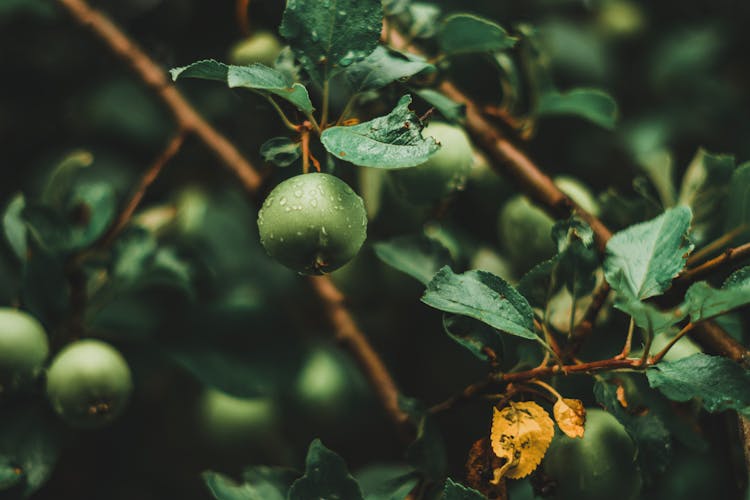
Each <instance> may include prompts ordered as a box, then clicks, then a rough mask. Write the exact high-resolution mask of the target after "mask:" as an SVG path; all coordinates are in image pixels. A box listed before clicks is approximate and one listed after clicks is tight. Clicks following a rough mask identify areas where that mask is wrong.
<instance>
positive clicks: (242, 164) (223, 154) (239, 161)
mask: <svg viewBox="0 0 750 500" xmlns="http://www.w3.org/2000/svg"><path fill="white" fill-rule="evenodd" d="M58 2H59V4H60V5H61V6H63V7H64V8H65V9H66V10H67V11H68V13H69V14H70V15H71V16H72V17H73V18H74V19H75V20H76V21H78V22H79V23H80V24H82V25H83V26H85V27H87V28H88V29H89V30H90V31H91V32H92V33H93V34H94V35H96V37H97V38H98V39H99V40H100V41H102V42H103V43H104V44H105V45H106V46H107V47H109V49H110V50H111V51H112V52H114V53H115V54H116V55H117V56H118V57H120V59H122V60H123V61H125V62H126V63H127V64H128V65H129V66H130V67H131V69H133V71H134V72H135V73H136V74H137V75H138V77H139V78H140V79H141V80H142V81H143V82H144V83H145V84H146V85H147V86H149V87H150V88H151V89H152V90H153V91H154V92H156V94H157V95H158V96H159V97H160V98H161V100H162V101H163V102H164V104H165V105H166V106H167V107H168V108H169V109H170V110H171V112H172V114H173V115H174V117H175V119H176V121H177V124H178V127H179V128H180V129H181V130H185V131H188V132H191V133H193V134H195V135H196V136H197V137H198V138H199V139H200V140H201V141H202V142H203V143H204V145H205V146H206V147H207V148H208V149H210V150H211V151H213V153H214V154H215V155H216V156H217V157H218V158H219V159H220V160H221V161H222V163H223V164H224V166H225V167H226V168H228V169H229V170H230V172H232V173H233V174H234V175H235V176H236V177H237V179H238V180H239V181H240V182H241V184H242V185H243V187H244V188H245V189H246V190H247V191H248V192H250V193H251V194H253V195H257V194H258V192H259V190H260V187H261V181H262V179H261V176H260V175H259V174H258V172H257V170H256V169H255V168H254V167H253V166H252V165H251V164H250V163H249V162H248V161H247V160H246V159H245V158H244V157H243V156H242V154H241V153H240V152H239V151H238V150H237V148H236V147H235V146H234V145H233V144H232V143H231V142H230V141H229V140H228V139H227V138H226V137H224V136H223V135H222V134H221V133H219V132H218V131H217V130H216V129H214V128H213V127H212V126H211V125H210V124H209V123H208V122H206V121H205V120H204V119H203V118H202V117H201V116H200V115H199V114H198V112H197V111H196V110H195V109H194V108H193V107H192V105H191V104H190V103H189V102H188V101H187V100H185V98H184V97H183V96H182V94H181V93H180V91H179V90H177V88H176V87H175V86H174V85H173V84H172V83H171V82H170V81H169V80H168V79H167V77H166V75H165V72H164V71H163V70H162V68H160V67H159V66H158V65H157V64H156V63H155V62H154V61H152V60H151V58H149V56H148V55H146V54H145V53H144V52H143V51H142V50H141V49H140V48H139V47H138V46H137V45H136V44H135V43H134V42H133V41H132V40H131V39H130V38H129V37H128V36H127V35H126V34H125V33H124V32H122V31H121V30H120V29H119V28H118V27H117V26H115V25H114V23H112V21H110V20H109V19H108V18H107V16H105V15H104V14H102V13H101V12H99V11H97V10H95V9H93V8H91V7H90V6H89V5H88V4H87V3H86V2H85V1H84V0H58ZM310 282H311V284H312V287H313V289H314V290H315V291H316V293H318V295H319V297H320V299H321V301H322V302H323V304H324V306H325V310H326V313H327V315H328V318H329V320H330V322H331V324H332V325H333V326H334V328H335V329H336V334H337V336H338V338H339V339H340V340H341V342H342V344H343V346H344V347H345V348H346V349H348V350H349V351H350V352H351V353H352V355H353V356H354V358H355V359H356V360H357V361H358V363H359V366H360V369H362V370H363V372H364V373H365V374H366V376H367V378H368V380H369V381H370V384H371V385H372V386H373V389H374V390H375V393H376V394H377V396H378V398H379V399H380V402H381V404H382V405H383V407H384V408H385V410H386V412H387V413H388V415H389V417H390V419H391V420H392V421H393V422H395V423H396V424H397V425H398V426H399V428H400V429H402V430H403V429H404V428H406V427H407V426H408V425H409V420H408V416H407V415H406V414H405V413H404V412H403V411H402V410H401V409H400V407H399V406H398V397H399V392H398V390H397V388H396V384H395V382H394V381H393V379H392V377H391V376H390V374H389V372H388V371H387V369H386V368H385V365H384V364H383V362H382V360H381V359H380V357H379V356H378V354H377V353H376V352H375V350H374V349H373V348H372V346H371V345H370V342H369V340H368V339H367V337H366V335H365V334H364V332H362V331H361V330H360V329H359V327H358V326H357V324H356V322H355V321H354V318H353V317H352V315H351V313H350V312H349V311H348V310H347V309H346V308H345V307H344V305H343V296H342V295H341V293H340V292H339V291H338V290H337V289H336V288H335V286H334V285H333V283H331V281H330V280H329V279H328V278H325V277H324V278H316V279H311V281H310Z"/></svg>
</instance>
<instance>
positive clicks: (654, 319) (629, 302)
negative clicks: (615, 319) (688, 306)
mask: <svg viewBox="0 0 750 500" xmlns="http://www.w3.org/2000/svg"><path fill="white" fill-rule="evenodd" d="M615 307H616V308H617V309H619V310H620V311H622V312H624V313H626V314H629V315H630V316H631V317H632V318H633V321H634V322H635V324H636V326H637V327H638V328H641V329H643V330H644V331H646V332H647V333H649V334H651V335H657V334H659V333H663V332H666V331H667V330H669V329H670V328H672V327H673V326H674V325H676V324H677V323H679V322H680V321H682V320H683V319H684V318H685V316H686V315H687V313H686V312H685V311H684V308H682V307H678V308H676V309H673V310H671V311H662V310H660V309H657V308H656V307H655V306H653V305H651V304H650V303H648V302H642V301H640V300H638V299H634V298H632V297H629V296H627V295H618V296H617V297H616V298H615Z"/></svg>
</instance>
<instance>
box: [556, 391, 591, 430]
mask: <svg viewBox="0 0 750 500" xmlns="http://www.w3.org/2000/svg"><path fill="white" fill-rule="evenodd" d="M552 413H553V414H554V415H555V420H556V421H557V426H558V427H559V428H560V430H561V431H563V432H564V433H565V434H566V435H567V436H568V437H572V438H582V437H583V424H584V423H586V408H584V407H583V402H582V401H579V400H578V399H568V398H560V399H558V400H557V402H556V403H555V406H554V407H553V408H552Z"/></svg>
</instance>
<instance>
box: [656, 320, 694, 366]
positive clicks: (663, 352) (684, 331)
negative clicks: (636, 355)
mask: <svg viewBox="0 0 750 500" xmlns="http://www.w3.org/2000/svg"><path fill="white" fill-rule="evenodd" d="M693 328H695V324H694V323H688V324H687V325H685V327H684V328H683V329H682V330H680V333H678V334H677V335H675V337H674V338H673V339H672V340H670V341H669V343H668V344H667V345H665V346H664V349H662V350H661V351H659V352H658V353H656V354H655V355H654V356H653V357H652V358H651V360H650V363H651V364H654V365H655V364H656V363H658V362H659V361H661V360H662V359H664V356H666V355H667V353H668V352H669V351H670V350H671V349H672V348H673V347H674V345H675V344H676V343H677V342H679V341H680V339H682V337H684V336H685V335H686V334H687V333H688V332H689V331H691V330H692V329H693ZM647 355H648V351H647V350H645V351H644V356H647Z"/></svg>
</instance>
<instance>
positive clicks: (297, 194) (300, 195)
mask: <svg viewBox="0 0 750 500" xmlns="http://www.w3.org/2000/svg"><path fill="white" fill-rule="evenodd" d="M294 196H296V197H297V198H302V191H301V190H300V189H297V190H296V191H295V192H294Z"/></svg>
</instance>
